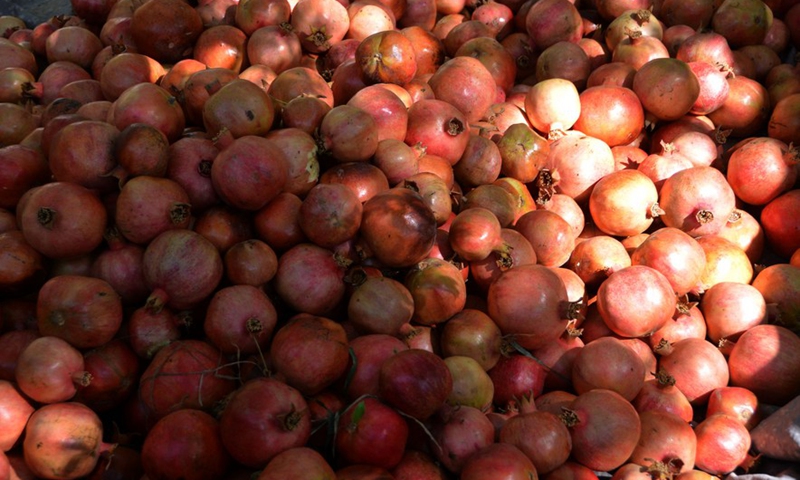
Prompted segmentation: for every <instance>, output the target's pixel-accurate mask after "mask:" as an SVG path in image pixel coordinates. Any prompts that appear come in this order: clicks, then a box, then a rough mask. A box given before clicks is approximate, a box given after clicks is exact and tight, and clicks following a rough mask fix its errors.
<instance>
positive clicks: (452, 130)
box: [445, 117, 466, 137]
mask: <svg viewBox="0 0 800 480" xmlns="http://www.w3.org/2000/svg"><path fill="white" fill-rule="evenodd" d="M464 130H466V126H465V125H464V122H462V121H461V120H460V119H458V118H455V117H453V118H451V119H450V120H448V121H447V128H446V129H445V132H447V134H448V135H450V136H452V137H457V136H459V135H461V134H462V133H464Z"/></svg>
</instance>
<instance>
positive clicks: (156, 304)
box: [144, 288, 168, 313]
mask: <svg viewBox="0 0 800 480" xmlns="http://www.w3.org/2000/svg"><path fill="white" fill-rule="evenodd" d="M167 300H168V297H167V292H165V291H164V290H163V289H160V288H157V289H155V290H154V291H153V293H151V294H150V296H149V297H147V301H146V302H145V305H144V307H145V308H146V309H147V311H149V312H152V313H159V312H161V310H162V309H163V308H164V305H166V304H167Z"/></svg>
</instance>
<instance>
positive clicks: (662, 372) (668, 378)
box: [650, 368, 675, 387]
mask: <svg viewBox="0 0 800 480" xmlns="http://www.w3.org/2000/svg"><path fill="white" fill-rule="evenodd" d="M650 375H652V376H653V377H655V379H656V382H658V386H659V387H671V386H673V385H675V377H673V376H672V375H670V374H669V372H667V371H666V369H664V368H659V369H658V372H651V373H650Z"/></svg>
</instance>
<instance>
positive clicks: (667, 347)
mask: <svg viewBox="0 0 800 480" xmlns="http://www.w3.org/2000/svg"><path fill="white" fill-rule="evenodd" d="M653 352H655V353H656V354H658V355H661V356H665V355H669V354H670V353H672V344H671V343H669V340H667V339H666V338H662V339H661V340H659V341H658V343H657V344H656V346H655V347H653Z"/></svg>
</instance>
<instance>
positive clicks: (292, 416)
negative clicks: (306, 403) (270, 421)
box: [277, 403, 305, 432]
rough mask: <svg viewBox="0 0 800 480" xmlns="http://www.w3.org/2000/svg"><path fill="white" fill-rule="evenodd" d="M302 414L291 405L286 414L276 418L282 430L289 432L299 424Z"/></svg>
mask: <svg viewBox="0 0 800 480" xmlns="http://www.w3.org/2000/svg"><path fill="white" fill-rule="evenodd" d="M304 414H305V413H304V412H303V411H301V410H297V408H296V407H295V406H294V403H293V404H292V407H291V409H290V410H289V411H288V412H286V413H283V414H280V415H278V416H277V418H278V420H279V421H280V422H281V426H282V427H283V429H284V430H286V431H287V432H291V431H293V430H294V429H295V428H297V426H298V425H299V424H300V421H301V420H302V419H303V415H304Z"/></svg>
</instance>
